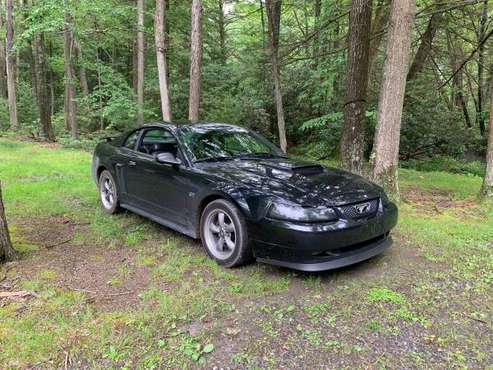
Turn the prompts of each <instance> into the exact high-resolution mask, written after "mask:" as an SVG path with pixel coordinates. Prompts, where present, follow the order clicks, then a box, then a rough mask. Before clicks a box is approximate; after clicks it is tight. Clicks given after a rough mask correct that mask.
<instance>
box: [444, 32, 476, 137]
mask: <svg viewBox="0 0 493 370" xmlns="http://www.w3.org/2000/svg"><path fill="white" fill-rule="evenodd" d="M446 36H447V52H448V59H449V63H450V67H451V69H452V71H458V72H457V73H456V75H455V76H454V77H453V78H452V83H453V86H452V87H453V89H452V102H453V103H454V105H455V106H456V107H459V108H460V109H461V110H462V114H463V115H464V121H465V123H466V127H468V128H471V127H472V124H471V118H470V116H469V109H468V104H467V100H468V97H467V95H466V94H464V91H463V89H464V78H463V71H462V69H459V61H460V60H462V59H463V58H464V56H463V52H462V49H461V48H460V46H458V45H457V42H454V41H455V40H452V35H451V34H450V32H447V34H446Z"/></svg>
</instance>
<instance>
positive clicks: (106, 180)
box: [99, 170, 120, 214]
mask: <svg viewBox="0 0 493 370" xmlns="http://www.w3.org/2000/svg"><path fill="white" fill-rule="evenodd" d="M99 195H100V198H101V204H102V205H103V209H104V211H105V212H106V213H110V214H113V213H116V212H118V211H119V210H120V207H119V199H118V190H117V188H116V182H115V179H114V178H113V176H112V175H111V173H110V172H109V171H107V170H104V171H103V172H102V173H101V175H100V176H99Z"/></svg>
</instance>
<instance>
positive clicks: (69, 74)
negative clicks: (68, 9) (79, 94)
mask: <svg viewBox="0 0 493 370" xmlns="http://www.w3.org/2000/svg"><path fill="white" fill-rule="evenodd" d="M70 24H71V16H70V15H69V14H68V13H66V14H65V28H64V30H63V56H64V59H65V109H64V111H65V126H66V127H68V128H70V131H71V134H72V139H74V140H77V139H78V138H79V132H78V127H77V120H76V117H75V100H74V99H75V88H74V67H73V64H72V52H73V34H72V30H71V29H70Z"/></svg>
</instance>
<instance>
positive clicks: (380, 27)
mask: <svg viewBox="0 0 493 370" xmlns="http://www.w3.org/2000/svg"><path fill="white" fill-rule="evenodd" d="M388 5H389V0H379V2H378V6H377V9H376V11H375V16H374V18H373V21H372V23H371V24H372V28H371V41H370V57H369V59H370V71H371V70H372V69H373V63H374V61H375V57H376V55H377V54H378V49H380V44H381V43H382V39H383V36H384V34H385V26H386V25H387V21H388V18H389V11H388V8H389V6H388Z"/></svg>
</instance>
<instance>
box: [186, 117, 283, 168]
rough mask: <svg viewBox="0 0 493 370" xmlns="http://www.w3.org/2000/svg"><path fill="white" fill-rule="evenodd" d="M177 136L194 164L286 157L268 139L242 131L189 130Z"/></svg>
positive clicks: (200, 128) (203, 127)
mask: <svg viewBox="0 0 493 370" xmlns="http://www.w3.org/2000/svg"><path fill="white" fill-rule="evenodd" d="M178 135H179V137H180V139H181V141H182V142H183V144H184V145H185V147H186V148H187V149H188V152H189V153H190V154H191V156H192V158H191V159H192V160H193V161H194V162H197V161H206V160H215V159H224V158H235V157H236V158H237V157H242V156H259V155H260V156H276V157H284V153H283V152H282V151H281V150H280V149H278V148H277V147H276V146H275V145H274V144H272V143H270V142H269V141H268V140H267V139H265V138H263V137H262V136H260V135H257V134H255V133H253V132H250V131H248V130H245V129H242V128H239V127H232V126H229V127H228V126H219V125H218V126H187V127H183V128H181V129H180V130H179V131H178Z"/></svg>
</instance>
